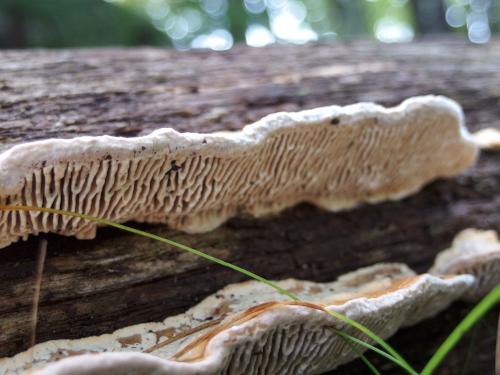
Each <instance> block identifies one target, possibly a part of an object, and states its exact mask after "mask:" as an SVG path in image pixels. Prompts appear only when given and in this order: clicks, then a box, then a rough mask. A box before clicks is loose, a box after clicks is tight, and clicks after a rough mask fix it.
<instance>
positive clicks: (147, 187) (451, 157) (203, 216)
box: [0, 96, 478, 247]
mask: <svg viewBox="0 0 500 375" xmlns="http://www.w3.org/2000/svg"><path fill="white" fill-rule="evenodd" d="M477 153H478V147H477V145H476V143H475V142H474V140H473V138H472V137H471V136H470V135H469V133H468V132H467V130H466V129H465V126H464V119H463V114H462V111H461V108H460V107H459V105H458V104H457V103H455V102H454V101H452V100H450V99H447V98H444V97H435V96H425V97H416V98H411V99H409V100H406V101H404V102H403V103H402V104H400V105H399V106H397V107H394V108H384V107H381V106H378V105H375V104H371V103H361V104H355V105H350V106H346V107H338V106H332V107H324V108H317V109H313V110H307V111H302V112H297V113H276V114H273V115H270V116H267V117H265V118H263V119H262V120H260V121H258V122H256V123H255V124H252V125H248V126H246V127H245V128H243V129H242V130H241V131H236V132H221V133H213V134H196V133H178V132H176V131H174V130H172V129H161V130H158V131H155V132H153V133H152V134H150V135H148V136H144V137H137V138H118V137H109V136H99V137H78V138H74V139H69V140H63V139H49V140H45V141H38V142H33V143H27V144H22V145H18V146H14V147H12V148H11V149H9V150H7V151H6V152H4V153H2V154H1V155H0V203H2V204H11V205H16V204H22V205H29V206H38V207H47V208H56V209H62V210H67V211H73V212H79V213H84V214H88V215H92V216H96V217H101V218H104V219H110V220H113V221H117V222H125V221H130V220H135V221H140V222H150V223H166V224H168V225H169V226H170V227H173V228H177V229H180V230H183V231H186V232H202V231H208V230H211V229H213V228H215V227H217V226H218V225H220V224H221V223H223V222H224V221H225V220H227V219H228V218H230V217H232V216H235V215H237V214H251V215H254V216H260V215H264V214H270V213H277V212H279V211H281V210H283V209H285V208H287V207H290V206H293V205H295V204H297V203H299V202H310V203H313V204H316V205H318V206H321V207H324V208H326V209H328V210H332V211H335V210H342V209H347V208H351V207H353V206H355V205H358V204H361V203H364V202H370V203H373V202H379V201H382V200H386V199H400V198H402V197H405V196H407V195H409V194H412V193H414V192H416V191H418V190H419V189H420V188H421V187H422V186H423V185H424V184H426V183H427V182H429V181H431V180H433V179H435V178H437V177H445V176H453V175H456V174H458V173H460V172H461V171H463V170H464V169H465V168H467V167H469V166H470V165H472V164H473V163H474V161H475V159H476V156H477ZM95 231H96V227H95V224H92V223H89V222H86V221H84V220H81V219H75V218H68V217H62V216H59V215H51V214H47V213H39V212H29V213H26V212H0V247H5V246H7V245H9V244H10V243H12V242H15V241H17V240H19V239H20V238H26V237H27V236H28V235H30V234H38V233H43V232H54V233H59V234H63V235H68V236H70V235H75V236H77V237H78V238H93V237H94V236H95Z"/></svg>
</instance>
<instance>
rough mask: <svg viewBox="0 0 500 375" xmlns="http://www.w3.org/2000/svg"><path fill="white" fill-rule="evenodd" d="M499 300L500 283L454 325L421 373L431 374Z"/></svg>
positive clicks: (422, 374)
mask: <svg viewBox="0 0 500 375" xmlns="http://www.w3.org/2000/svg"><path fill="white" fill-rule="evenodd" d="M499 302H500V285H497V286H496V287H495V288H494V289H493V290H492V291H491V292H490V293H488V295H487V296H486V297H484V298H483V299H482V300H481V302H479V303H478V304H477V305H476V306H474V308H473V309H472V310H471V311H470V312H469V313H468V314H467V316H466V317H465V318H464V319H463V320H462V321H461V322H460V323H459V324H458V325H457V326H456V327H455V329H454V330H453V331H452V332H451V334H450V335H449V336H448V337H447V338H446V340H445V341H444V342H443V343H442V344H441V346H440V347H439V348H438V350H437V351H436V352H435V353H434V355H433V356H432V357H431V359H430V360H429V362H428V363H427V365H425V367H424V369H423V370H422V372H421V375H431V374H432V373H433V372H434V370H435V369H436V368H437V367H438V366H439V365H440V364H441V362H442V361H443V359H444V358H445V357H446V355H447V354H448V353H449V352H450V350H451V349H453V347H454V346H455V345H456V344H457V343H458V342H459V341H460V339H461V338H462V336H463V335H464V334H465V333H466V332H467V331H468V330H469V329H470V328H471V327H472V326H473V325H474V324H476V323H477V322H478V321H479V320H480V319H481V318H482V317H483V316H484V315H485V314H486V313H487V312H488V311H489V310H490V309H491V308H492V307H493V306H495V305H496V304H497V303H499Z"/></svg>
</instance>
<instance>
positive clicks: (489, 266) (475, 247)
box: [429, 229, 500, 301]
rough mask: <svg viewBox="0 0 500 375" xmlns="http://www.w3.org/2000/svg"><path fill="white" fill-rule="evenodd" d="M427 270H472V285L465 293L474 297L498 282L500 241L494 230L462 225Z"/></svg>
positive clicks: (455, 272) (470, 297) (448, 271)
mask: <svg viewBox="0 0 500 375" xmlns="http://www.w3.org/2000/svg"><path fill="white" fill-rule="evenodd" d="M429 273H432V274H436V275H455V274H471V275H474V276H475V280H476V281H475V283H474V287H473V288H470V289H469V291H468V292H467V293H466V294H465V295H464V298H465V299H468V300H471V301H477V300H479V299H480V298H482V297H484V296H485V295H486V294H487V293H488V292H490V291H491V290H492V289H493V288H494V287H495V286H497V285H499V284H500V241H499V239H498V235H497V232H495V231H494V230H479V229H465V230H463V231H461V232H460V233H459V234H457V235H456V237H455V238H454V240H453V243H452V245H451V247H450V248H449V249H446V250H444V251H442V252H441V253H439V254H438V256H437V257H436V260H435V262H434V265H433V266H432V268H431V269H430V270H429Z"/></svg>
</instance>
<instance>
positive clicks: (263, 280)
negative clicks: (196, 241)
mask: <svg viewBox="0 0 500 375" xmlns="http://www.w3.org/2000/svg"><path fill="white" fill-rule="evenodd" d="M0 210H4V211H28V212H29V211H38V212H46V213H50V214H55V215H64V216H70V217H77V218H80V219H83V220H88V221H90V222H94V223H97V224H100V225H106V226H110V227H113V228H117V229H120V230H123V231H125V232H129V233H133V234H137V235H139V236H143V237H146V238H149V239H152V240H155V241H159V242H162V243H165V244H167V245H170V246H173V247H176V248H178V249H181V250H183V251H186V252H189V253H191V254H194V255H197V256H199V257H202V258H204V259H207V260H209V261H211V262H214V263H216V264H219V265H221V266H223V267H227V268H230V269H232V270H234V271H237V272H240V273H242V274H244V275H246V276H248V277H250V278H252V279H254V280H257V281H260V282H261V283H263V284H266V285H268V286H269V287H271V288H273V289H275V290H276V291H277V292H279V293H280V294H282V295H284V296H287V297H288V298H290V299H291V300H293V301H300V299H299V298H298V297H297V296H295V295H294V294H293V293H290V292H289V291H287V290H286V289H283V288H281V287H280V286H279V285H277V284H275V283H273V282H272V281H270V280H268V279H266V278H264V277H262V276H259V275H257V274H255V273H253V272H250V271H248V270H246V269H244V268H241V267H238V266H235V265H233V264H231V263H229V262H226V261H224V260H222V259H219V258H216V257H213V256H211V255H208V254H205V253H204V252H202V251H199V250H196V249H193V248H191V247H189V246H186V245H183V244H181V243H178V242H176V241H173V240H169V239H167V238H164V237H160V236H157V235H155V234H152V233H148V232H145V231H142V230H140V229H135V228H132V227H128V226H126V225H123V224H118V223H115V222H113V221H110V220H106V219H101V218H98V217H93V216H90V215H86V214H80V213H76V212H71V211H65V210H58V209H54V208H45V207H32V206H24V205H16V206H8V205H0ZM324 311H325V312H327V313H328V314H330V315H331V316H333V317H335V318H337V319H339V320H341V321H344V322H345V323H347V324H349V325H351V326H353V327H354V328H356V329H357V330H359V331H361V332H362V333H364V334H365V335H367V336H368V337H370V338H371V339H372V340H374V341H375V342H376V343H378V344H379V345H380V346H382V347H383V348H384V349H385V350H387V351H388V352H389V353H390V356H389V357H387V358H389V359H391V358H394V359H397V361H398V363H397V364H402V365H403V368H404V369H406V370H407V371H408V370H410V371H412V372H413V373H415V371H414V370H413V368H412V367H411V366H410V365H409V364H408V362H406V361H405V360H404V358H403V357H401V356H400V355H399V353H397V352H396V351H395V350H394V349H393V348H392V347H391V346H390V345H389V344H388V343H387V342H385V340H384V339H382V338H381V337H379V336H378V335H377V334H375V333H374V332H372V331H371V330H370V329H368V328H367V327H365V326H363V325H362V324H359V323H357V322H356V321H354V320H352V319H350V318H348V317H347V316H345V315H343V314H341V313H339V312H336V311H332V310H328V309H325V310H324ZM379 350H380V349H379ZM386 354H387V353H386ZM412 372H410V373H412Z"/></svg>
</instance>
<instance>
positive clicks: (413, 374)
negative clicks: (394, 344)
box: [334, 330, 418, 375]
mask: <svg viewBox="0 0 500 375" xmlns="http://www.w3.org/2000/svg"><path fill="white" fill-rule="evenodd" d="M334 331H335V333H336V334H337V335H339V336H340V337H342V338H344V339H345V340H346V341H351V342H353V343H356V344H358V345H361V346H364V347H365V348H367V349H370V350H372V351H373V352H375V353H377V354H379V355H380V356H382V357H384V358H387V359H388V360H390V361H392V362H393V363H394V364H396V365H398V366H399V367H401V368H403V369H404V370H406V371H407V372H408V373H409V374H411V375H418V372H416V371H415V370H413V369H412V368H411V367H408V366H406V365H405V363H404V362H401V361H400V360H398V359H397V358H394V357H393V356H392V355H390V354H388V353H386V352H384V351H383V350H380V349H379V348H377V347H375V346H373V345H371V344H369V343H367V342H365V341H363V340H360V339H358V338H356V337H353V336H350V335H348V334H346V333H344V332H342V331H339V330H334Z"/></svg>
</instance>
